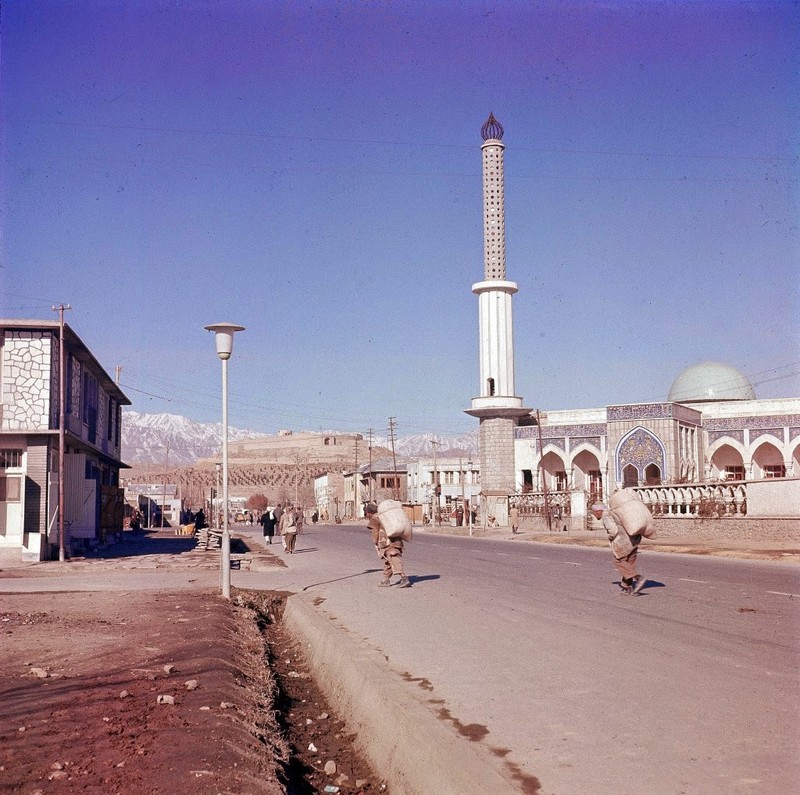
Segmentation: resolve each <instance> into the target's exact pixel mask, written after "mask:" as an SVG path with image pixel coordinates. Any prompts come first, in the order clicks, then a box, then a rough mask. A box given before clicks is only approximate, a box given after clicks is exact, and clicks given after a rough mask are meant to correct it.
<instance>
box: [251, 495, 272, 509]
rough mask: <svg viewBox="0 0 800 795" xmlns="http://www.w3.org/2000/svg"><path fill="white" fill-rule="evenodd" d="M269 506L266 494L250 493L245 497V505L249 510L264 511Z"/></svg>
mask: <svg viewBox="0 0 800 795" xmlns="http://www.w3.org/2000/svg"><path fill="white" fill-rule="evenodd" d="M268 506H269V500H268V499H267V495H266V494H251V495H250V496H249V497H248V498H247V504H246V507H247V508H249V509H250V510H251V511H266V510H267V507H268Z"/></svg>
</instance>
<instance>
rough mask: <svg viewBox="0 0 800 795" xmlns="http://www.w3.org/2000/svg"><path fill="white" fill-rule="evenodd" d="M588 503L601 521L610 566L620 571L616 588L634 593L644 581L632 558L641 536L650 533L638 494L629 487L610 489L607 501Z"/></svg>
mask: <svg viewBox="0 0 800 795" xmlns="http://www.w3.org/2000/svg"><path fill="white" fill-rule="evenodd" d="M609 503H610V507H609V506H608V505H606V504H605V503H604V502H596V503H594V504H593V505H592V513H593V514H594V515H595V517H596V518H597V519H600V520H601V521H602V522H603V527H604V528H605V531H606V535H607V536H608V543H609V546H610V547H611V552H612V553H613V555H614V568H616V570H617V571H618V572H619V574H620V578H621V581H620V588H621V589H622V592H623V593H624V594H633V595H635V594H638V593H639V592H640V591H641V590H642V588H644V586H645V584H646V582H647V580H646V579H645V577H644V576H643V575H641V574H639V573H637V571H636V559H637V557H638V554H639V544H640V543H641V540H642V538H649V537H651V536H652V535H653V533H654V531H653V524H652V521H653V520H652V516H651V515H650V511H648V510H647V507H646V506H645V504H644V503H643V502H642V501H641V499H640V498H639V497H638V495H637V494H636V493H635V492H633V491H631V490H630V489H621V490H620V491H616V492H614V494H612V495H611V499H610V500H609Z"/></svg>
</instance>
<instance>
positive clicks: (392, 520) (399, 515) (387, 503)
mask: <svg viewBox="0 0 800 795" xmlns="http://www.w3.org/2000/svg"><path fill="white" fill-rule="evenodd" d="M378 518H379V519H380V520H381V524H382V525H383V529H384V530H385V531H386V535H387V536H389V538H402V539H403V540H404V541H410V540H411V522H410V521H409V518H408V515H407V514H406V512H405V511H404V510H403V505H402V503H400V502H398V501H397V500H383V501H382V502H379V503H378Z"/></svg>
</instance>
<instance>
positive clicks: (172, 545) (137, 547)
mask: <svg viewBox="0 0 800 795" xmlns="http://www.w3.org/2000/svg"><path fill="white" fill-rule="evenodd" d="M195 549H197V539H195V538H194V537H192V536H176V535H175V531H174V530H173V529H172V528H171V527H165V528H163V529H162V528H146V529H144V530H143V531H142V532H141V533H140V534H137V535H133V534H132V533H128V532H125V534H124V535H123V538H122V540H121V541H120V542H119V543H117V544H111V545H110V546H107V547H102V548H100V547H98V548H97V549H93V550H90V551H88V552H86V554H85V555H83V557H84V558H86V559H91V560H114V559H117V558H131V557H146V556H148V555H183V554H186V553H188V552H192V551H194V550H195ZM251 551H252V548H251V547H250V545H249V544H248V543H247V540H245V539H242V538H237V537H234V536H232V537H231V554H235V555H244V554H246V553H247V552H251ZM209 552H210V553H213V552H219V550H209ZM75 557H77V556H75Z"/></svg>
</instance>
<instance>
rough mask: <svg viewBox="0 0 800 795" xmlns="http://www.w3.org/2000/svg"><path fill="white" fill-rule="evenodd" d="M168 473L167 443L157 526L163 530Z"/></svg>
mask: <svg viewBox="0 0 800 795" xmlns="http://www.w3.org/2000/svg"><path fill="white" fill-rule="evenodd" d="M168 471H169V442H167V457H166V460H165V461H164V482H163V483H162V486H163V489H162V491H161V517H160V520H159V523H158V526H159V527H160V528H161V529H162V530H163V529H164V506H165V505H166V504H167V477H168V475H167V473H168Z"/></svg>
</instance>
